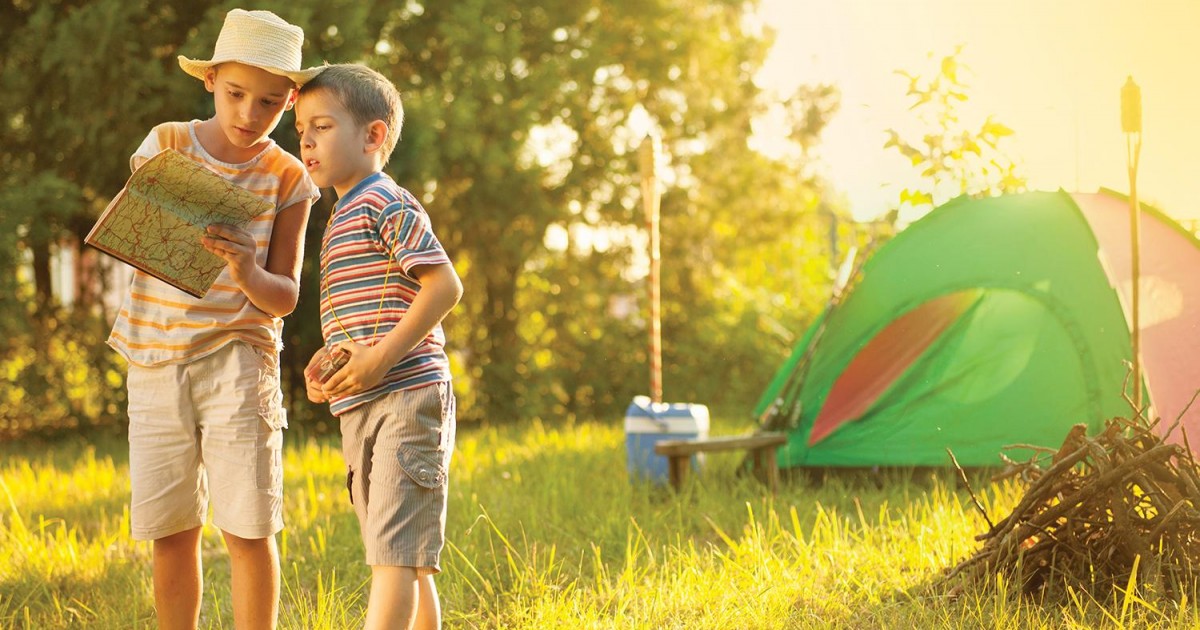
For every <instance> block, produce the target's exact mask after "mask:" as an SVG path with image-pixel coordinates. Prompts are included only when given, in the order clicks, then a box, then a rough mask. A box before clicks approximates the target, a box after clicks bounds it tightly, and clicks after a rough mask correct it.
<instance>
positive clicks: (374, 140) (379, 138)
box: [363, 120, 388, 153]
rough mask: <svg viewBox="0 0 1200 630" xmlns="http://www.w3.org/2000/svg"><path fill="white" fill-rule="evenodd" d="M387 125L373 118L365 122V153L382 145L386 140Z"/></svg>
mask: <svg viewBox="0 0 1200 630" xmlns="http://www.w3.org/2000/svg"><path fill="white" fill-rule="evenodd" d="M387 135H388V126H387V123H385V122H383V121H382V120H373V121H371V122H370V123H369V124H367V142H366V145H364V146H363V149H364V151H365V152H366V153H374V152H376V151H378V150H379V149H380V148H382V147H383V143H384V142H386V141H387Z"/></svg>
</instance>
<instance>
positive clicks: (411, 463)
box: [396, 383, 454, 490]
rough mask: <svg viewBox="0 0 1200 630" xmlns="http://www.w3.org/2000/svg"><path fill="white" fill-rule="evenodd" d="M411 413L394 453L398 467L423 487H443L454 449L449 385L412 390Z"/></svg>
mask: <svg viewBox="0 0 1200 630" xmlns="http://www.w3.org/2000/svg"><path fill="white" fill-rule="evenodd" d="M410 395H411V397H412V405H413V407H414V413H413V416H412V418H411V422H410V423H409V425H408V426H407V427H406V428H405V430H404V431H403V436H402V437H403V439H402V443H401V445H400V448H399V450H398V452H397V454H396V457H397V458H398V460H399V463H400V467H401V468H402V469H404V472H405V473H406V474H407V475H408V476H409V477H411V478H412V480H413V481H415V482H416V483H417V485H419V486H421V487H423V488H429V489H431V490H432V489H435V488H439V487H441V486H444V485H445V484H446V478H447V473H448V471H449V468H450V452H451V451H452V450H453V449H454V394H453V392H451V391H450V384H449V383H435V384H433V385H430V386H427V387H422V388H420V389H415V390H411V394H410Z"/></svg>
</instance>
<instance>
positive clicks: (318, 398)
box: [304, 346, 329, 403]
mask: <svg viewBox="0 0 1200 630" xmlns="http://www.w3.org/2000/svg"><path fill="white" fill-rule="evenodd" d="M328 353H329V351H328V350H326V349H325V346H321V348H320V349H319V350H317V351H316V353H314V354H313V355H312V358H311V359H309V360H308V365H306V366H304V391H305V393H307V394H308V400H309V401H311V402H315V403H323V402H329V398H328V397H326V396H325V392H324V391H322V390H321V384H320V383H318V382H316V381H314V380H311V379H309V378H308V369H309V368H311V367H312V366H313V365H315V364H316V363H318V362H319V361H320V360H321V359H322V358H324V357H325V355H326V354H328Z"/></svg>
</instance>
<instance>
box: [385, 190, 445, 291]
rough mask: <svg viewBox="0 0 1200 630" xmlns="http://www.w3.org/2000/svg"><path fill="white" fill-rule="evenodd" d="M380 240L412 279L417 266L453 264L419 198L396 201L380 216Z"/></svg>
mask: <svg viewBox="0 0 1200 630" xmlns="http://www.w3.org/2000/svg"><path fill="white" fill-rule="evenodd" d="M379 237H380V239H381V241H382V242H383V243H384V247H385V248H386V249H387V250H388V251H389V252H390V253H391V256H392V258H394V259H395V260H396V261H397V262H399V263H400V268H401V269H402V270H403V271H404V273H406V274H408V275H409V276H411V275H412V273H411V272H412V269H413V267H417V266H420V265H441V264H446V265H448V264H450V257H449V256H448V255H446V250H445V249H443V248H442V243H441V242H440V241H438V239H437V236H436V235H434V233H433V226H432V224H430V222H429V215H428V214H426V213H425V210H424V209H422V208H421V206H420V205H417V202H416V200H415V199H404V200H401V201H396V202H393V203H391V204H389V205H388V206H387V207H385V208H384V209H383V211H382V212H380V213H379Z"/></svg>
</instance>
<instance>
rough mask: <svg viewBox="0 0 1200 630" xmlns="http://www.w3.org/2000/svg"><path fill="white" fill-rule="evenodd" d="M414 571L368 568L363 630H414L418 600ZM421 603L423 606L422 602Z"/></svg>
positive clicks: (382, 567)
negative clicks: (369, 590) (369, 577)
mask: <svg viewBox="0 0 1200 630" xmlns="http://www.w3.org/2000/svg"><path fill="white" fill-rule="evenodd" d="M417 584H418V579H417V570H416V569H414V568H412V567H389V566H372V567H371V596H370V599H369V600H368V601H367V622H366V624H365V625H364V629H365V630H392V629H397V630H413V629H414V628H418V627H421V626H417V625H416V622H417V620H418V614H417V607H418V602H420V599H419V593H418V586H417ZM421 603H423V602H421Z"/></svg>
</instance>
